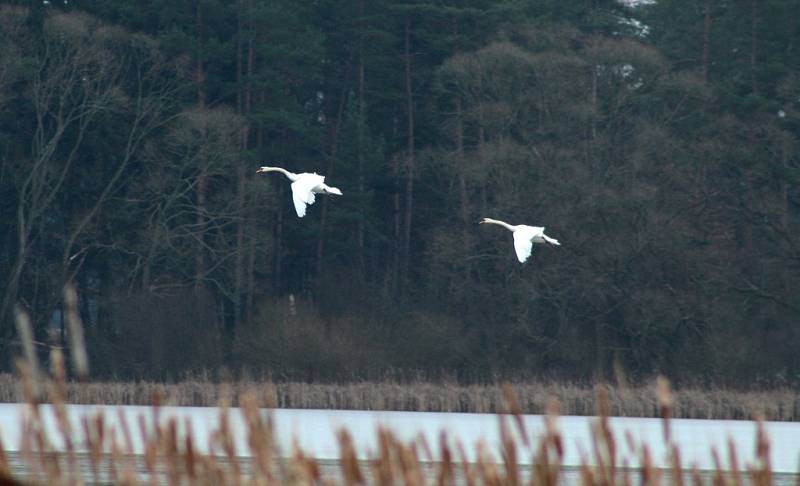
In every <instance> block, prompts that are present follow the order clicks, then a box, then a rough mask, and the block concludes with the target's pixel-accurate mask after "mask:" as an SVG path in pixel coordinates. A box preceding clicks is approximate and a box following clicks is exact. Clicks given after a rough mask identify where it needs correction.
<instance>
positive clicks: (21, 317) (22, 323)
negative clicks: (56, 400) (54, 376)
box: [14, 305, 40, 403]
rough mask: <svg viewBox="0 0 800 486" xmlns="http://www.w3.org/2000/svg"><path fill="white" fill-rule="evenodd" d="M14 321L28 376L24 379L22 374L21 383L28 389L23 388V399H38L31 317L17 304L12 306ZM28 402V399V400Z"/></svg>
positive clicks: (37, 371)
mask: <svg viewBox="0 0 800 486" xmlns="http://www.w3.org/2000/svg"><path fill="white" fill-rule="evenodd" d="M14 322H15V323H16V326H17V335H18V336H19V340H20V343H21V344H22V352H23V356H24V357H25V362H26V363H27V372H28V373H29V374H30V378H32V379H28V380H26V379H25V376H22V382H23V385H27V386H28V387H29V389H25V388H23V391H24V392H25V395H26V396H25V399H26V401H29V400H28V399H29V398H31V400H35V401H38V399H39V396H40V395H39V360H38V358H37V357H36V349H35V348H34V340H33V328H32V327H31V319H30V316H28V313H27V312H25V310H24V309H23V308H22V307H21V306H19V305H15V306H14ZM29 403H30V401H29Z"/></svg>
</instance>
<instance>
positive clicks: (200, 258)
mask: <svg viewBox="0 0 800 486" xmlns="http://www.w3.org/2000/svg"><path fill="white" fill-rule="evenodd" d="M195 20H196V27H197V32H196V34H197V63H196V65H195V82H196V83H197V105H198V107H199V108H200V109H203V108H205V106H206V92H205V72H204V70H203V10H202V9H201V8H200V0H197V3H196V10H195ZM203 135H204V138H205V137H206V134H205V133H204V134H203ZM202 152H203V153H201V155H200V172H199V173H198V174H197V196H196V205H197V206H196V211H197V212H196V216H195V223H196V231H197V240H198V243H197V249H196V251H195V260H194V264H195V270H194V273H195V288H196V289H199V288H201V287H202V286H203V283H202V282H203V278H204V275H205V245H204V239H205V232H206V228H205V223H206V222H205V213H206V189H207V182H208V181H207V176H208V174H207V168H206V163H207V160H206V159H207V157H206V156H205V155H204V152H205V150H202Z"/></svg>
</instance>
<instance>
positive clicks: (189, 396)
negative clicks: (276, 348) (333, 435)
mask: <svg viewBox="0 0 800 486" xmlns="http://www.w3.org/2000/svg"><path fill="white" fill-rule="evenodd" d="M513 387H514V391H515V393H516V394H517V397H518V400H519V404H520V409H521V412H522V413H525V414H543V413H545V411H546V407H547V402H548V400H549V399H550V398H555V399H557V400H558V402H559V403H560V404H561V413H562V414H564V415H593V414H595V412H596V410H597V396H596V393H595V388H594V387H592V386H589V385H576V384H562V383H556V382H517V383H514V384H513ZM226 389H227V390H231V391H232V392H233V395H234V396H239V395H240V394H242V393H244V392H246V391H251V392H253V393H254V397H256V398H254V399H255V400H256V404H257V405H258V406H260V407H277V408H308V409H312V408H314V409H342V410H399V411H424V412H468V413H497V412H500V411H502V410H503V406H504V405H503V403H504V398H503V389H502V386H500V385H476V384H473V385H462V384H458V383H455V382H424V381H412V382H407V383H400V382H397V381H381V382H378V381H362V382H357V383H340V384H324V383H300V382H275V381H273V380H269V379H261V380H252V379H243V380H239V381H233V382H225V383H224V384H223V383H220V382H218V381H215V380H212V379H209V378H204V377H197V378H191V379H186V380H184V381H180V382H177V383H169V384H165V383H157V382H151V381H136V382H133V381H131V382H86V383H82V382H70V383H68V384H67V391H66V393H67V400H68V401H69V402H70V403H84V404H104V405H149V404H150V403H151V401H152V397H153V396H154V395H155V394H158V395H159V396H161V397H164V403H165V404H169V405H179V406H214V405H216V404H218V403H219V401H220V400H221V399H222V398H223V396H224V395H225V393H226V391H225V390H226ZM652 389H653V386H652V385H638V386H633V387H631V386H628V387H621V386H611V387H608V390H609V407H610V409H609V411H610V414H611V415H612V416H622V417H657V416H659V408H658V402H657V400H656V397H655V396H653V394H652ZM23 400H24V397H23V394H22V387H21V386H20V382H19V380H18V378H16V377H15V376H14V375H11V374H0V402H21V401H23ZM672 413H673V416H674V417H676V418H700V419H750V418H751V417H752V416H753V414H754V413H759V414H762V415H763V416H764V417H765V419H766V420H781V421H796V420H800V392H798V391H797V390H792V389H789V388H785V389H774V390H769V391H738V390H731V389H722V388H719V389H711V390H706V389H699V388H683V389H677V390H675V391H674V392H673V404H672Z"/></svg>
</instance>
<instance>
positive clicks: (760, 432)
mask: <svg viewBox="0 0 800 486" xmlns="http://www.w3.org/2000/svg"><path fill="white" fill-rule="evenodd" d="M769 449H770V447H769V438H768V437H767V431H766V428H765V427H764V418H763V416H761V415H760V414H759V415H757V416H756V464H755V467H754V468H753V470H752V471H751V477H752V481H753V485H754V486H768V485H771V484H772V464H771V462H770V458H769Z"/></svg>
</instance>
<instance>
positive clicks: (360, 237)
mask: <svg viewBox="0 0 800 486" xmlns="http://www.w3.org/2000/svg"><path fill="white" fill-rule="evenodd" d="M358 10H359V15H360V17H361V18H363V17H364V0H360V2H359V4H358ZM365 116H366V110H365V107H364V34H363V32H361V33H360V34H359V39H358V198H359V201H360V202H361V204H359V210H358V226H357V228H356V241H357V243H358V269H359V272H360V274H361V277H364V227H365V221H364V219H365V217H366V213H365V211H364V205H365V204H366V201H365V200H364V192H365V188H364V184H365V180H364V130H365V126H366V120H365Z"/></svg>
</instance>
